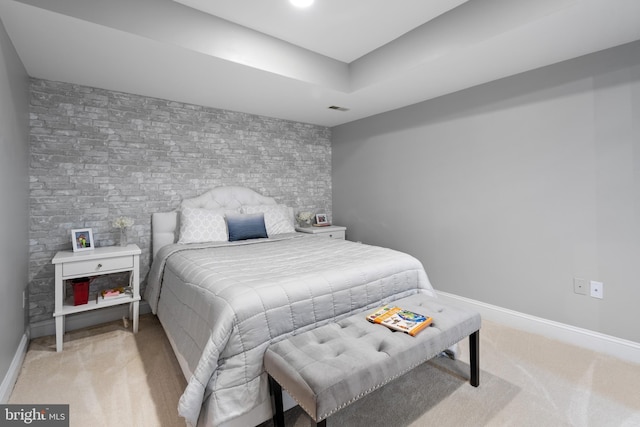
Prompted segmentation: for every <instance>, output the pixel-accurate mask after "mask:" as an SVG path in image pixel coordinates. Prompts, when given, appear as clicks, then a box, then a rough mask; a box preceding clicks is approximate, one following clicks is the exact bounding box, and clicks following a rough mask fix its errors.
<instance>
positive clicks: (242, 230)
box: [226, 212, 269, 242]
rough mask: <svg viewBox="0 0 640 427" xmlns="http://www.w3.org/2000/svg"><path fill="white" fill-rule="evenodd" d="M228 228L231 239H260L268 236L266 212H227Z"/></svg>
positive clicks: (231, 240)
mask: <svg viewBox="0 0 640 427" xmlns="http://www.w3.org/2000/svg"><path fill="white" fill-rule="evenodd" d="M226 217H227V229H228V230H229V241H230V242H233V241H236V240H247V239H259V238H261V237H269V236H267V228H266V227H265V225H264V213H262V212H260V213H255V214H237V215H236V214H227V215H226Z"/></svg>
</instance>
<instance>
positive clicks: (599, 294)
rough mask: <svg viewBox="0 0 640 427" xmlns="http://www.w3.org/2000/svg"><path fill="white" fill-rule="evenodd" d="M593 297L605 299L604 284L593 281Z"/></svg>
mask: <svg viewBox="0 0 640 427" xmlns="http://www.w3.org/2000/svg"><path fill="white" fill-rule="evenodd" d="M591 296H592V297H594V298H600V299H602V298H604V283H602V282H596V281H595V280H592V281H591Z"/></svg>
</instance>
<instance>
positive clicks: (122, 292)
mask: <svg viewBox="0 0 640 427" xmlns="http://www.w3.org/2000/svg"><path fill="white" fill-rule="evenodd" d="M131 295H133V294H132V292H131V288H129V287H124V286H121V287H117V288H111V289H104V290H102V291H100V292H99V293H98V295H97V297H96V301H97V302H100V301H105V300H112V299H117V298H124V297H130V296H131Z"/></svg>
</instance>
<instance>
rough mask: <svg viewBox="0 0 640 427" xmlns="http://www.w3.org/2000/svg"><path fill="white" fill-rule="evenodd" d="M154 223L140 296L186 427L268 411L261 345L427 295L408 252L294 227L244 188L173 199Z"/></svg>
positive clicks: (227, 422) (279, 208)
mask: <svg viewBox="0 0 640 427" xmlns="http://www.w3.org/2000/svg"><path fill="white" fill-rule="evenodd" d="M261 221H262V222H261ZM152 227H153V236H152V238H153V263H152V266H151V270H150V273H149V278H148V283H147V288H146V290H145V299H146V300H147V301H148V302H149V304H150V306H151V309H152V311H153V313H155V314H156V315H157V316H158V318H159V320H160V322H161V324H162V326H163V328H164V329H165V331H166V333H167V336H168V338H169V341H170V342H171V345H172V347H173V350H174V352H175V353H176V357H177V359H178V362H179V363H180V366H181V368H182V371H183V373H184V375H185V378H187V382H188V384H187V387H186V389H185V391H184V394H183V395H182V397H181V399H180V402H179V407H178V410H179V413H180V415H181V416H183V417H184V418H185V419H186V421H187V424H188V425H190V426H196V425H198V426H240V425H241V426H251V425H257V424H260V423H261V422H263V421H265V420H267V419H269V418H270V417H271V400H270V397H269V392H268V386H267V380H266V375H265V373H264V370H263V366H262V358H263V354H264V351H265V350H266V348H267V347H268V346H269V345H270V343H272V342H276V341H278V340H282V339H284V338H286V337H288V336H290V335H293V334H297V333H301V332H304V331H307V330H310V329H313V328H316V327H318V326H321V325H323V324H326V323H329V322H332V321H335V320H339V319H342V318H344V317H347V316H350V315H353V314H354V313H360V312H366V311H368V310H372V309H374V308H376V307H378V306H380V305H381V304H383V303H387V302H390V301H393V300H395V299H399V298H403V297H406V296H408V295H412V294H415V293H425V294H428V295H432V296H435V294H434V292H433V288H432V286H431V284H430V283H429V279H428V277H427V274H426V273H425V271H424V268H423V266H422V264H421V263H420V262H419V261H418V260H417V259H415V258H414V257H412V256H410V255H407V254H405V253H401V252H398V251H394V250H391V249H387V248H381V247H376V246H370V245H365V244H361V243H355V242H350V241H347V240H338V239H329V238H325V237H317V236H314V235H311V234H307V233H297V232H295V228H294V215H293V210H292V209H291V208H290V207H287V206H284V205H282V204H278V203H277V202H276V200H275V199H273V198H270V197H266V196H262V195H260V194H258V193H256V192H255V191H253V190H251V189H248V188H244V187H218V188H214V189H212V190H209V191H208V192H206V193H204V194H202V195H201V196H198V197H196V198H193V199H186V200H183V202H182V204H181V207H180V210H179V211H176V212H168V213H156V214H153V216H152ZM256 229H257V230H258V231H257V232H256ZM230 239H231V241H229V240H230Z"/></svg>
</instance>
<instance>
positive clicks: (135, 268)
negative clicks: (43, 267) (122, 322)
mask: <svg viewBox="0 0 640 427" xmlns="http://www.w3.org/2000/svg"><path fill="white" fill-rule="evenodd" d="M140 252H141V251H140V248H139V247H138V246H137V245H128V246H124V247H121V246H108V247H102V248H96V249H94V250H91V251H82V252H73V251H62V252H58V253H57V254H56V255H55V256H54V257H53V260H52V261H51V262H52V263H53V264H54V265H55V266H56V281H55V292H56V301H55V302H56V305H55V312H54V313H53V316H54V317H55V319H56V350H57V351H62V343H63V338H64V323H65V321H64V320H65V319H64V316H66V315H68V314H74V313H81V312H83V311H89V310H96V309H99V308H105V307H112V306H114V305H120V304H129V315H130V318H131V320H132V322H133V332H134V333H137V332H138V313H139V304H140ZM127 271H128V272H129V273H130V276H129V286H131V289H132V291H133V292H132V295H131V296H130V297H128V298H117V299H114V300H107V301H101V302H100V303H98V302H97V301H89V302H88V303H87V304H82V305H73V301H66V287H65V286H64V281H65V280H69V279H76V278H78V277H93V276H101V275H103V274H113V273H122V272H127Z"/></svg>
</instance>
